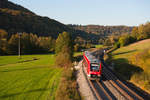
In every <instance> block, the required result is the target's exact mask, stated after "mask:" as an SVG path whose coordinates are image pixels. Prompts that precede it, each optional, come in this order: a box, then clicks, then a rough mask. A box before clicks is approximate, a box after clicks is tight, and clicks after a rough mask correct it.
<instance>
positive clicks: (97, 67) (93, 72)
mask: <svg viewBox="0 0 150 100" xmlns="http://www.w3.org/2000/svg"><path fill="white" fill-rule="evenodd" d="M101 71H102V66H101V63H100V62H99V61H98V63H92V62H91V64H90V68H89V74H88V76H89V77H90V79H94V80H95V79H100V78H101Z"/></svg>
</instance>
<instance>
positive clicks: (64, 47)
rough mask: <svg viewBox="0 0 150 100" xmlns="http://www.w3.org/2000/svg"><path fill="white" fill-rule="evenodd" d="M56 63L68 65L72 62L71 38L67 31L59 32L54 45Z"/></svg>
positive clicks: (63, 65)
mask: <svg viewBox="0 0 150 100" xmlns="http://www.w3.org/2000/svg"><path fill="white" fill-rule="evenodd" d="M55 53H56V61H55V63H56V65H58V66H60V67H68V66H71V64H72V56H73V47H72V40H71V37H70V35H69V33H67V32H63V33H62V34H59V36H58V38H57V40H56V46H55Z"/></svg>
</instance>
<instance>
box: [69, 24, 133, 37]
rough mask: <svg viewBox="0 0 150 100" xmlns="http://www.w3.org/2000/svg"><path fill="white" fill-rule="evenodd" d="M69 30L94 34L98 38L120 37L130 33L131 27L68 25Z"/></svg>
mask: <svg viewBox="0 0 150 100" xmlns="http://www.w3.org/2000/svg"><path fill="white" fill-rule="evenodd" d="M68 26H69V27H71V28H74V29H77V30H82V31H85V32H87V33H91V34H96V35H100V36H109V35H112V34H114V35H120V34H123V33H130V32H131V31H132V29H133V27H128V26H100V25H84V26H83V25H68Z"/></svg>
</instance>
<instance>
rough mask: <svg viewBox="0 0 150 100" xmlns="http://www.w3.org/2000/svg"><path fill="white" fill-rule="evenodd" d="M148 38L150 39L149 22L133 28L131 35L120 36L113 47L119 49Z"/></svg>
mask: <svg viewBox="0 0 150 100" xmlns="http://www.w3.org/2000/svg"><path fill="white" fill-rule="evenodd" d="M148 38H150V22H147V23H146V24H141V25H139V26H138V27H134V28H133V30H132V32H131V34H126V35H122V36H121V37H120V38H119V39H118V42H117V43H116V44H115V45H114V47H115V48H119V47H122V46H126V45H128V44H131V43H133V42H136V41H140V40H144V39H148Z"/></svg>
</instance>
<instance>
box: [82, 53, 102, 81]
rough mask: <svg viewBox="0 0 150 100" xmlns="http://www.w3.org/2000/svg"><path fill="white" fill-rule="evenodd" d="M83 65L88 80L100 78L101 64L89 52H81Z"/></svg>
mask: <svg viewBox="0 0 150 100" xmlns="http://www.w3.org/2000/svg"><path fill="white" fill-rule="evenodd" d="M83 66H84V67H85V69H86V73H87V76H88V78H89V79H90V80H93V79H94V80H95V79H98V80H100V79H101V78H102V64H101V61H100V60H98V59H97V58H96V57H95V56H93V55H92V53H91V52H89V51H85V52H84V53H83Z"/></svg>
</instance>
